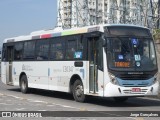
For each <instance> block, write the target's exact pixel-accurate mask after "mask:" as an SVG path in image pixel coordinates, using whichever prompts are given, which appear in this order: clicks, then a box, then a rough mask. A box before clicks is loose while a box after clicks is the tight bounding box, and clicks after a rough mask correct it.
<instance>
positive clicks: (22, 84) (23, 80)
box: [20, 75, 28, 93]
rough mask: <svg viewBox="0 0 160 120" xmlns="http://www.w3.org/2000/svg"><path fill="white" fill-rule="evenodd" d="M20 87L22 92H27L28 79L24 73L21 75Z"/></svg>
mask: <svg viewBox="0 0 160 120" xmlns="http://www.w3.org/2000/svg"><path fill="white" fill-rule="evenodd" d="M20 89H21V92H22V93H27V92H28V80H27V77H26V75H23V76H22V77H21V81H20Z"/></svg>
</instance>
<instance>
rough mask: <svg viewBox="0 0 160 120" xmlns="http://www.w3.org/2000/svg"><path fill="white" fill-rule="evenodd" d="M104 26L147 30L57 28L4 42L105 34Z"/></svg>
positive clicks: (93, 27) (101, 27) (97, 27)
mask: <svg viewBox="0 0 160 120" xmlns="http://www.w3.org/2000/svg"><path fill="white" fill-rule="evenodd" d="M104 26H106V27H107V26H108V27H109V26H126V27H127V26H128V27H129V26H130V27H139V28H145V29H147V28H146V27H142V26H137V25H130V24H104V25H93V26H87V27H81V28H72V29H66V30H63V29H62V28H55V29H48V30H40V31H34V32H32V33H30V34H29V35H24V36H17V37H13V38H7V39H5V40H4V43H8V42H16V41H23V40H33V39H43V38H51V37H59V36H67V35H75V34H80V33H90V32H95V31H100V32H103V31H104V30H103V27H104Z"/></svg>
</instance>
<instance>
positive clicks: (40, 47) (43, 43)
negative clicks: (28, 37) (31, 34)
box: [36, 39, 49, 60]
mask: <svg viewBox="0 0 160 120" xmlns="http://www.w3.org/2000/svg"><path fill="white" fill-rule="evenodd" d="M48 53H49V40H44V39H43V40H37V43H36V59H37V60H48Z"/></svg>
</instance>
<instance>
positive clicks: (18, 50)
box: [14, 42, 23, 60]
mask: <svg viewBox="0 0 160 120" xmlns="http://www.w3.org/2000/svg"><path fill="white" fill-rule="evenodd" d="M14 47H15V48H14V60H22V57H23V43H22V42H21V43H15V46H14Z"/></svg>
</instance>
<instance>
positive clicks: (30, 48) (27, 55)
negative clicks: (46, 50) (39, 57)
mask: <svg viewBox="0 0 160 120" xmlns="http://www.w3.org/2000/svg"><path fill="white" fill-rule="evenodd" d="M34 56H35V41H29V42H25V43H24V53H23V59H24V60H34Z"/></svg>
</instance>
